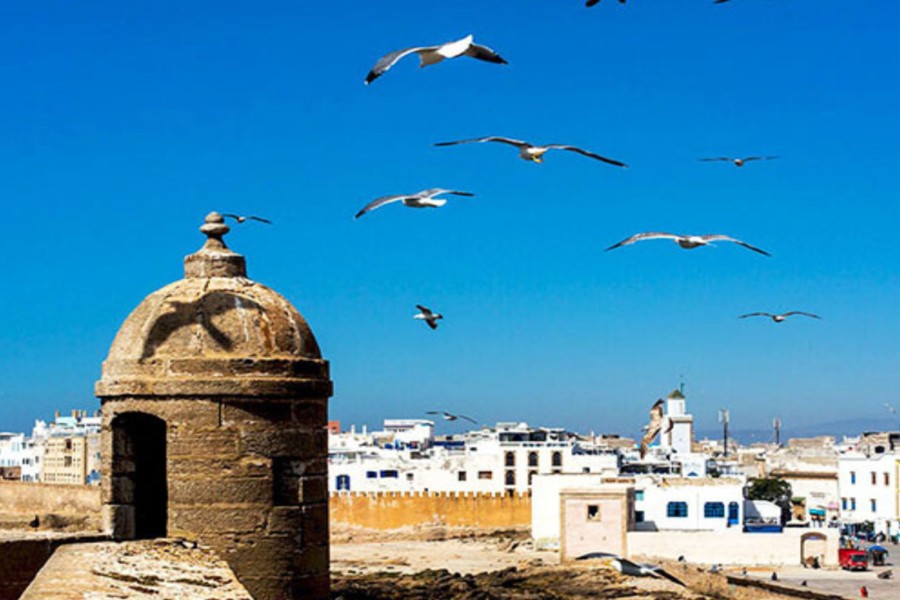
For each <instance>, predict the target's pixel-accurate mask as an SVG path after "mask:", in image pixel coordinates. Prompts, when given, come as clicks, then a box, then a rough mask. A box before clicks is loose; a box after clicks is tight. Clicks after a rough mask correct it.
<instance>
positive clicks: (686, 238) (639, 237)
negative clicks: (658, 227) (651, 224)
mask: <svg viewBox="0 0 900 600" xmlns="http://www.w3.org/2000/svg"><path fill="white" fill-rule="evenodd" d="M644 240H672V241H674V242H675V243H676V244H678V245H679V246H681V247H682V248H684V249H686V250H691V249H693V248H698V247H700V246H709V245H711V244H710V242H733V243H735V244H737V245H739V246H743V247H744V248H747V249H748V250H753V251H754V252H759V253H760V254H765V255H766V256H771V254H769V253H768V252H766V251H765V250H761V249H759V248H757V247H756V246H751V245H750V244H748V243H746V242H742V241H741V240H738V239H735V238H733V237H731V236H728V235H722V234H719V233H710V234H707V235H678V234H675V233H662V232H658V231H648V232H646V233H638V234H635V235H633V236H631V237H630V238H628V239H624V240H622V241H621V242H619V243H618V244H613V245H612V246H610V247H609V248H607V249H606V251H607V252H608V251H609V250H615V249H616V248H619V247H621V246H629V245H631V244H634V243H635V242H642V241H644Z"/></svg>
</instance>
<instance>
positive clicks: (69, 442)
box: [66, 439, 72, 450]
mask: <svg viewBox="0 0 900 600" xmlns="http://www.w3.org/2000/svg"><path fill="white" fill-rule="evenodd" d="M71 449H72V440H69V439H67V440H66V450H71Z"/></svg>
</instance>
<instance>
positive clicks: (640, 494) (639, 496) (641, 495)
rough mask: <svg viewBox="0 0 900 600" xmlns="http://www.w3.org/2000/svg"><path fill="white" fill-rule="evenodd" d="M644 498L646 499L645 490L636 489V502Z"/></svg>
mask: <svg viewBox="0 0 900 600" xmlns="http://www.w3.org/2000/svg"><path fill="white" fill-rule="evenodd" d="M643 499H644V490H634V500H635V502H640V501H641V500H643Z"/></svg>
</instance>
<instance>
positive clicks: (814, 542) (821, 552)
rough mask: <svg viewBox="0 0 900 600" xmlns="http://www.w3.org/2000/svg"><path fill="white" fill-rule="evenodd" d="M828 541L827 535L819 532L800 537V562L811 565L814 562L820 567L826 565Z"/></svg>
mask: <svg viewBox="0 0 900 600" xmlns="http://www.w3.org/2000/svg"><path fill="white" fill-rule="evenodd" d="M827 546H828V540H827V538H826V537H825V534H822V533H817V532H809V533H804V534H803V535H801V536H800V560H801V562H802V564H804V565H809V564H810V563H811V562H812V561H816V564H818V565H820V566H824V565H825V554H826V551H827Z"/></svg>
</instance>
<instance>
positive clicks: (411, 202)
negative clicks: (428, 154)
mask: <svg viewBox="0 0 900 600" xmlns="http://www.w3.org/2000/svg"><path fill="white" fill-rule="evenodd" d="M441 194H452V195H454V196H466V197H472V196H474V195H475V194H471V193H469V192H460V191H457V190H445V189H443V188H432V189H430V190H422V191H421V192H416V193H415V194H398V195H396V196H382V197H381V198H376V199H374V200H372V201H371V202H369V203H368V204H366V205H365V206H364V207H362V209H361V210H360V211H359V212H358V213H356V216H355V217H353V218H354V219H358V218H360V217H361V216H363V215H364V214H366V213H367V212H369V211H373V210H375V209H376V208H380V207H382V206H384V205H385V204H391V203H392V202H402V203H403V205H404V206H408V207H410V208H438V207H439V206H443V205H445V204H447V200H446V199H444V198H437V196H440V195H441Z"/></svg>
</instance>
